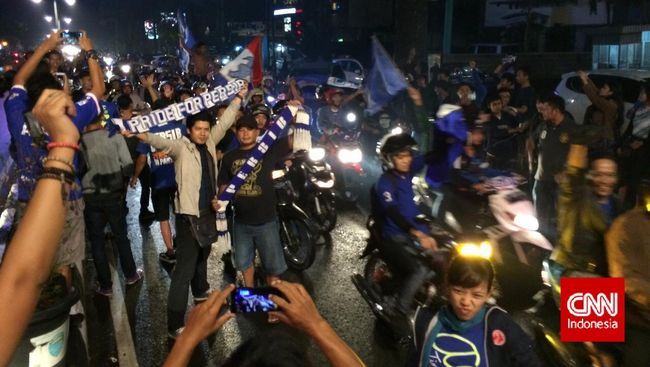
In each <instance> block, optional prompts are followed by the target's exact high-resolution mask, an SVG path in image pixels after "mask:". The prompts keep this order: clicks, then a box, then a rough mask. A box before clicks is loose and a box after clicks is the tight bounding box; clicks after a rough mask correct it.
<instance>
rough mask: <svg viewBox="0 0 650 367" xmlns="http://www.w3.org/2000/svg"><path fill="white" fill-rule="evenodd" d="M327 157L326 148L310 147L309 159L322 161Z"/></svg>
mask: <svg viewBox="0 0 650 367" xmlns="http://www.w3.org/2000/svg"><path fill="white" fill-rule="evenodd" d="M323 158H325V149H324V148H320V147H317V148H311V149H309V159H311V160H312V161H321V160H323Z"/></svg>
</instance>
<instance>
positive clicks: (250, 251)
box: [233, 217, 287, 275]
mask: <svg viewBox="0 0 650 367" xmlns="http://www.w3.org/2000/svg"><path fill="white" fill-rule="evenodd" d="M233 234H234V236H233V250H234V255H235V256H234V259H235V267H236V268H237V270H239V271H244V270H246V269H248V268H250V267H251V266H253V262H254V260H255V250H257V251H258V252H259V253H260V260H261V261H262V267H263V268H264V271H265V272H266V274H267V275H280V274H282V273H284V272H285V271H286V270H287V263H286V261H285V260H284V252H283V250H282V242H281V240H280V225H279V223H278V219H277V218H275V219H273V220H272V221H270V222H267V223H263V224H260V225H252V224H241V223H237V217H235V221H234V229H233Z"/></svg>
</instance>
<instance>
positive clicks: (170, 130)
mask: <svg viewBox="0 0 650 367" xmlns="http://www.w3.org/2000/svg"><path fill="white" fill-rule="evenodd" d="M149 133H150V134H155V135H157V136H160V137H162V138H165V139H168V140H177V139H182V138H183V136H185V135H186V134H187V130H186V129H185V125H183V124H180V123H177V122H171V123H168V124H166V125H162V126H153V127H152V128H151V129H149ZM136 151H137V152H138V153H140V154H147V155H148V159H149V167H150V168H151V187H152V188H153V189H154V190H161V189H169V188H175V187H176V173H175V171H174V161H173V160H172V159H171V158H170V157H168V156H167V154H165V153H164V152H162V151H159V150H156V148H153V147H151V146H149V145H148V144H144V143H138V147H137V148H136Z"/></svg>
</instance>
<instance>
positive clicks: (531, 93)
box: [511, 87, 537, 120]
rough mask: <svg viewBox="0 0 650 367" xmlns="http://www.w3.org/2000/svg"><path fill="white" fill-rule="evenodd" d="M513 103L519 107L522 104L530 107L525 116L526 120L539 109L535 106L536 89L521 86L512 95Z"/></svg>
mask: <svg viewBox="0 0 650 367" xmlns="http://www.w3.org/2000/svg"><path fill="white" fill-rule="evenodd" d="M511 104H512V105H513V106H515V107H517V108H520V107H522V106H526V107H528V111H526V113H525V114H524V116H523V119H524V120H528V119H529V118H531V117H532V116H533V114H534V113H535V112H536V111H537V109H536V108H535V90H534V89H533V87H526V88H519V89H517V90H515V94H514V96H513V97H512V102H511Z"/></svg>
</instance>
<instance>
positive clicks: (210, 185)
mask: <svg viewBox="0 0 650 367" xmlns="http://www.w3.org/2000/svg"><path fill="white" fill-rule="evenodd" d="M247 92H248V88H247V87H245V86H244V87H243V88H242V89H241V90H240V91H239V93H237V95H236V96H235V97H234V98H233V100H232V102H231V103H230V105H229V106H228V108H227V109H226V111H225V112H224V114H223V116H221V118H220V119H219V123H218V124H214V121H213V119H212V118H211V116H210V115H209V114H207V113H206V112H200V113H198V114H196V115H193V116H190V117H188V118H187V131H188V136H186V137H183V138H182V139H178V140H167V139H165V138H162V137H160V136H157V135H155V134H149V133H142V134H138V135H137V136H138V139H140V140H141V141H142V142H144V143H146V144H149V145H150V146H152V147H154V148H156V149H157V150H160V151H163V152H164V153H165V154H167V156H169V157H170V158H171V159H172V160H173V161H174V168H175V174H176V184H177V186H178V190H177V193H176V198H175V204H176V205H175V209H176V214H177V220H176V240H177V243H178V248H177V250H176V267H175V268H174V271H173V273H172V281H171V285H170V287H169V296H168V299H167V329H168V331H169V336H170V337H171V338H175V337H176V336H177V335H178V334H179V333H180V332H181V331H182V327H183V325H184V318H185V311H186V309H187V295H188V289H189V286H190V284H191V286H192V293H193V295H194V299H195V301H202V300H205V299H206V298H207V293H208V291H209V284H208V281H207V260H208V256H209V254H210V249H211V244H212V242H214V241H215V239H216V227H215V220H216V218H215V212H214V209H215V208H212V205H211V203H212V200H213V199H214V198H215V196H216V193H217V187H216V177H217V172H216V167H217V161H216V151H215V147H216V145H217V144H218V143H219V141H220V140H221V139H222V138H223V137H224V135H225V134H226V131H227V130H228V129H229V128H230V126H231V125H232V124H233V123H234V122H235V118H236V115H237V111H239V108H240V106H241V102H242V100H243V98H244V97H245V96H246V93H247ZM124 131H125V132H124V134H125V135H127V136H130V135H133V134H132V133H131V132H129V131H127V130H124Z"/></svg>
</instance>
